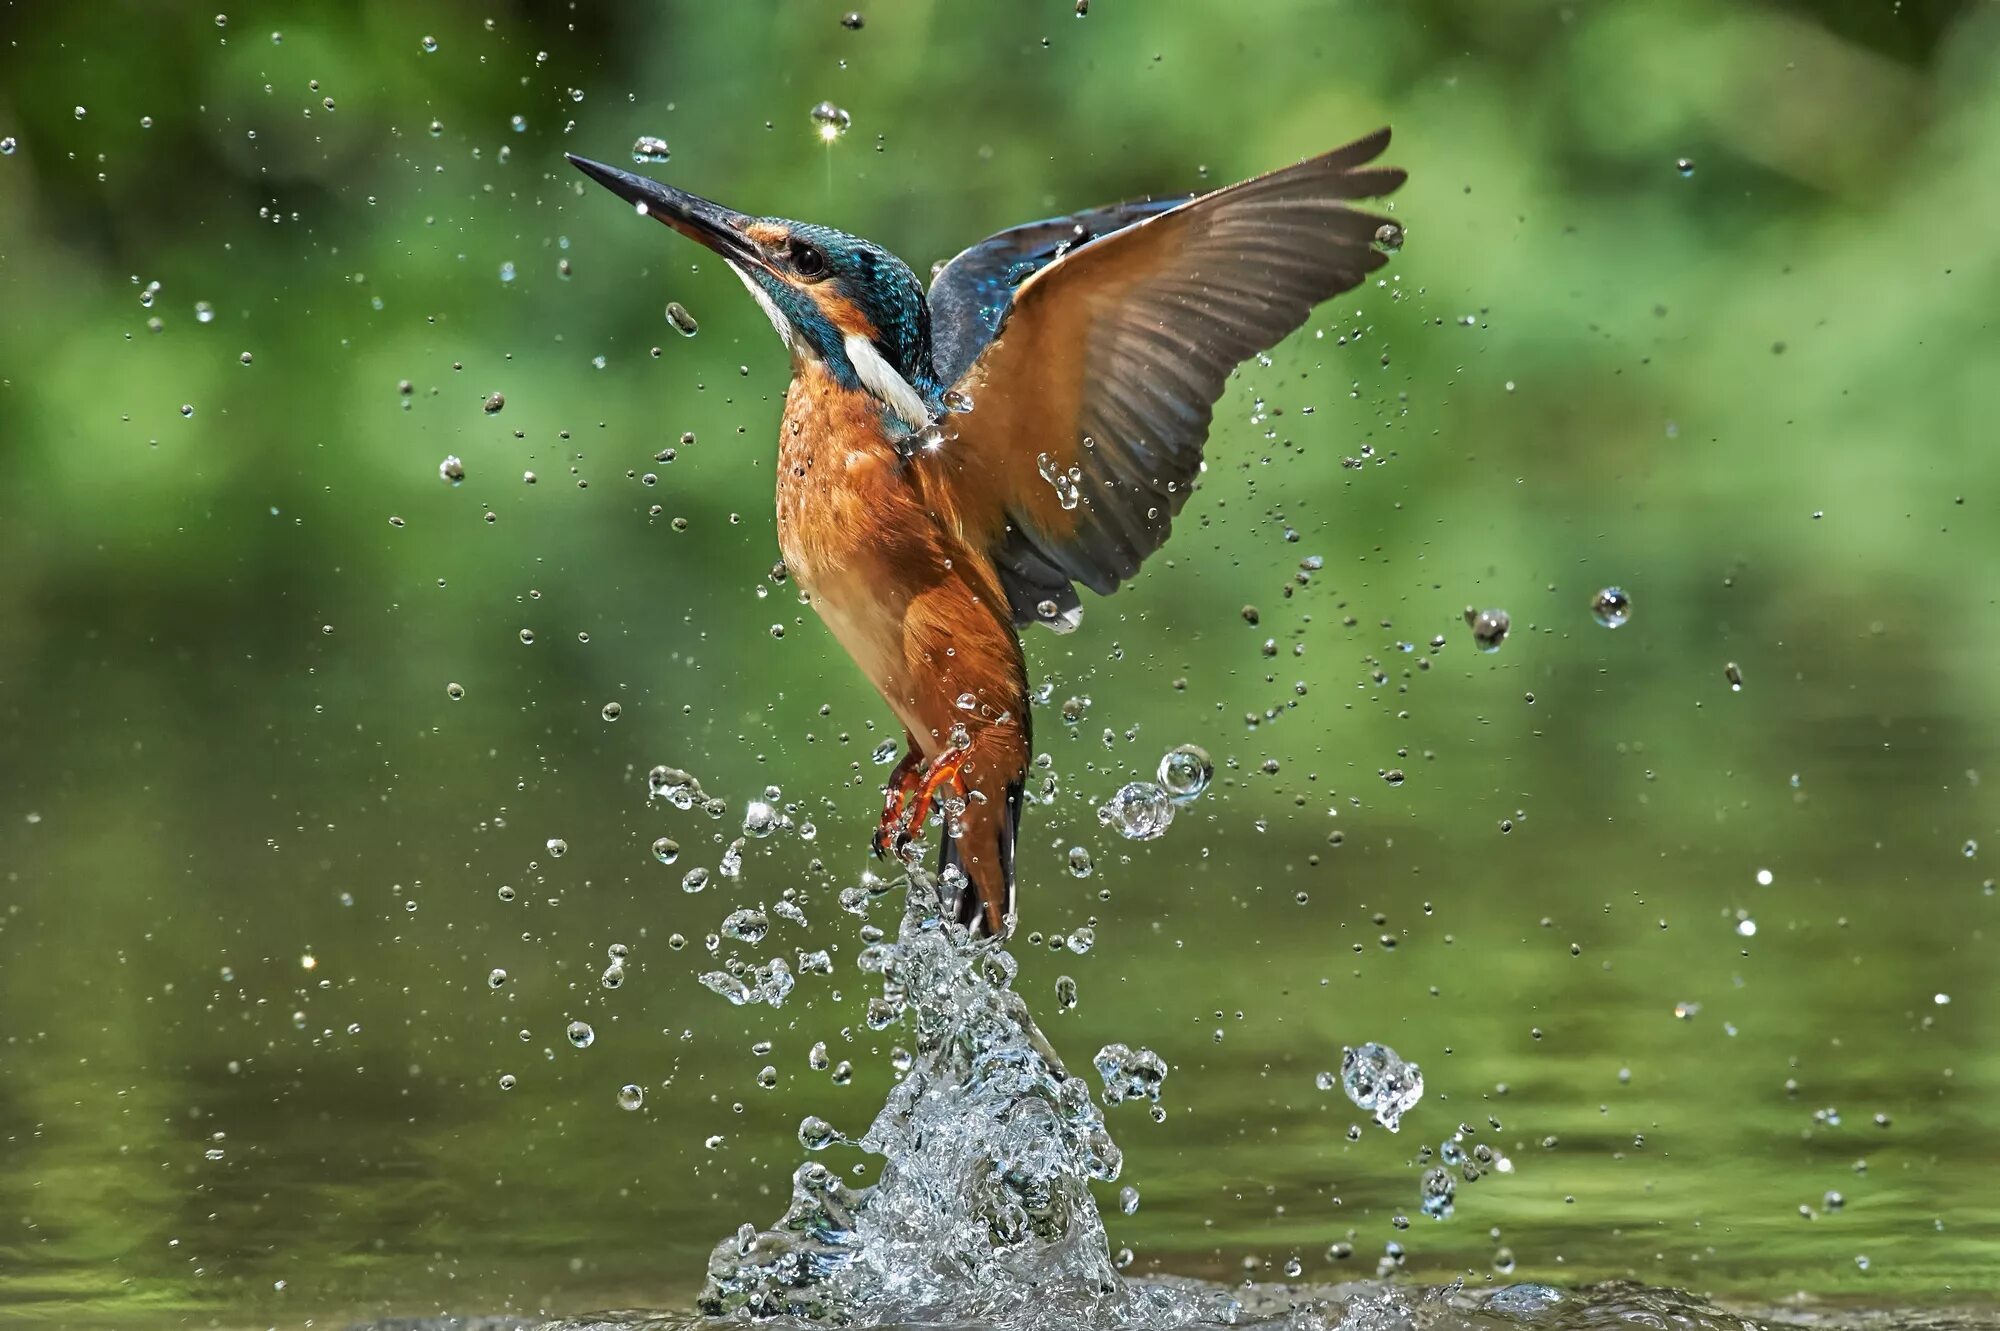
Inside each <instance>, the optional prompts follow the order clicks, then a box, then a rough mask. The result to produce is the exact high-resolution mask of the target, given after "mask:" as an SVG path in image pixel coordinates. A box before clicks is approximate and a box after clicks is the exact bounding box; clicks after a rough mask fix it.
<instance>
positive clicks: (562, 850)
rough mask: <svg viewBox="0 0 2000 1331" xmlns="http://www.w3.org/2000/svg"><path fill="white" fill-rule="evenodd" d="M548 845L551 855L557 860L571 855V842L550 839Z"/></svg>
mask: <svg viewBox="0 0 2000 1331" xmlns="http://www.w3.org/2000/svg"><path fill="white" fill-rule="evenodd" d="M547 844H548V848H549V854H551V855H553V856H554V857H555V858H557V859H561V858H562V857H563V856H565V855H567V854H569V842H567V841H564V840H563V839H562V838H561V837H550V838H549V839H548V843H547Z"/></svg>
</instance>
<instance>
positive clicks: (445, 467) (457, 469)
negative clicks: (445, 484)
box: [438, 453, 465, 485]
mask: <svg viewBox="0 0 2000 1331" xmlns="http://www.w3.org/2000/svg"><path fill="white" fill-rule="evenodd" d="M438 479H439V480H441V481H450V482H451V483H452V484H453V485H457V484H458V483H459V482H461V481H463V480H464V479H465V464H464V463H463V462H461V461H459V460H458V455H457V454H455V453H451V454H446V455H445V460H444V461H442V462H440V463H438Z"/></svg>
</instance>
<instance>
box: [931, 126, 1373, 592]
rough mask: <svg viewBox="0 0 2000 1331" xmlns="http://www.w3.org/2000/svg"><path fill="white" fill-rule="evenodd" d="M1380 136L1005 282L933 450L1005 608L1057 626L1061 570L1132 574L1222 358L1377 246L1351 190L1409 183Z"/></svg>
mask: <svg viewBox="0 0 2000 1331" xmlns="http://www.w3.org/2000/svg"><path fill="white" fill-rule="evenodd" d="M1388 142H1389V131H1388V130H1386V129H1383V130H1379V131H1377V132H1376V133H1374V134H1371V135H1369V136H1368V137H1366V138H1364V139H1359V140H1357V141H1355V142H1354V143H1351V144H1349V145H1347V146H1346V147H1344V148H1336V149H1335V150H1334V151H1332V152H1330V153H1326V154H1324V155H1322V156H1319V157H1314V158H1309V159H1308V160H1306V161H1303V162H1300V163H1298V164H1297V165H1295V166H1289V167H1286V168H1284V169H1283V170H1280V171H1274V172H1272V173H1271V174H1269V175H1265V176H1259V177H1257V178H1256V179H1255V180H1248V181H1245V182H1243V183H1242V184H1240V185H1232V186H1230V187H1228V188H1227V189H1222V190H1217V191H1216V192H1214V193H1212V194H1205V195H1202V196H1200V197H1198V198H1195V199H1192V200H1189V201H1186V202H1183V203H1179V204H1176V205H1173V206H1170V207H1167V208H1165V209H1163V210H1161V211H1158V212H1156V213H1154V214H1152V215H1150V216H1147V217H1145V218H1143V219H1142V220H1139V221H1138V222H1136V223H1135V224H1132V225H1128V226H1125V227H1123V228H1121V229H1119V230H1116V231H1113V232H1111V233H1110V234H1108V235H1104V236H1101V237H1100V238H1098V239H1094V240H1090V241H1088V242H1086V243H1083V244H1079V245H1076V246H1075V247H1074V248H1071V249H1069V250H1068V251H1067V252H1066V253H1064V254H1062V256H1061V257H1060V258H1056V257H1054V256H1053V255H1051V261H1048V262H1046V263H1045V264H1044V265H1043V266H1041V267H1039V268H1038V269H1036V270H1035V271H1034V272H1033V274H1032V275H1031V276H1029V277H1028V278H1027V279H1026V280H1025V281H1023V282H1021V284H1020V285H1019V287H1018V288H1017V289H1014V290H1013V291H1012V299H1011V301H1009V302H1007V303H1005V304H1004V305H1002V306H1001V307H1000V309H999V310H998V312H997V316H995V317H996V318H997V322H998V335H997V336H994V337H993V338H992V340H991V341H990V342H989V343H987V344H986V345H985V347H984V349H983V350H982V351H979V352H978V353H977V359H976V360H974V361H973V362H972V364H971V365H970V366H969V367H967V368H966V369H965V370H964V372H963V374H962V375H961V376H960V377H959V378H958V380H957V383H956V387H957V388H958V389H959V391H960V392H962V393H964V394H965V395H966V396H968V397H970V398H971V400H972V406H971V409H970V410H969V411H967V412H965V413H964V414H962V415H959V416H956V417H954V418H953V421H954V424H955V425H956V427H957V431H958V439H957V440H956V441H955V442H954V443H953V444H951V445H950V446H948V447H947V448H945V449H944V450H942V452H941V456H940V462H941V463H942V464H943V465H945V466H946V467H949V468H953V469H954V471H953V474H952V476H951V481H950V483H951V487H952V490H953V494H954V499H955V500H956V504H955V507H956V508H957V511H958V514H959V521H960V524H961V526H963V527H964V528H965V531H966V535H967V536H968V538H970V539H973V540H975V541H977V542H979V543H981V544H982V545H983V547H984V548H985V549H986V550H987V552H988V553H989V555H991V557H992V558H993V560H994V562H995V565H996V567H997V568H998V569H999V571H1000V576H1001V580H1002V582H1003V583H1004V584H1005V586H1006V589H1007V594H1008V599H1009V601H1010V602H1011V604H1012V607H1013V611H1014V617H1015V620H1016V622H1017V623H1028V622H1033V621H1039V622H1043V623H1047V624H1050V625H1051V626H1052V627H1056V628H1065V627H1069V626H1070V625H1072V624H1073V623H1074V622H1075V620H1074V615H1073V614H1072V613H1071V612H1073V611H1074V610H1075V609H1076V607H1077V604H1078V602H1077V594H1076V591H1075V587H1074V586H1073V584H1077V583H1080V584H1082V585H1083V586H1085V587H1088V588H1090V589H1091V590H1092V591H1095V592H1099V593H1108V592H1110V591H1112V590H1113V589H1115V588H1116V587H1117V586H1118V584H1119V583H1121V582H1123V581H1124V580H1125V579H1127V578H1129V577H1131V576H1132V575H1133V574H1134V573H1136V572H1137V571H1138V569H1139V565H1140V563H1141V561H1143V560H1144V559H1145V558H1146V556H1147V555H1149V554H1151V553H1152V552H1153V551H1155V550H1157V549H1158V548H1159V547H1160V544H1161V543H1162V542H1163V541H1165V539H1166V536H1167V531H1168V529H1169V527H1170V526H1171V525H1172V522H1173V518H1174V515H1175V514H1176V513H1178V512H1179V511H1180V508H1181V505H1182V504H1184V503H1186V502H1187V497H1188V494H1189V491H1190V489H1191V487H1192V485H1193V483H1194V480H1195V477H1196V475H1197V474H1198V472H1199V471H1200V469H1201V447H1202V443H1203V441H1204V440H1205V439H1206V438H1207V436H1208V428H1209V423H1210V420H1211V418H1212V413H1213V408H1214V404H1215V401H1216V399H1217V398H1219V397H1220V396H1221V395H1222V391H1223V387H1224V384H1225V382H1226V380H1227V379H1228V376H1229V373H1230V371H1231V370H1233V369H1234V368H1235V367H1236V365H1237V364H1238V363H1240V362H1241V361H1243V360H1245V359H1246V358H1248V357H1250V356H1252V355H1254V354H1255V353H1257V352H1258V351H1261V350H1263V349H1264V348H1266V347H1269V346H1271V345H1273V344H1274V343H1276V342H1277V341H1278V340H1279V339H1281V338H1283V337H1284V336H1285V335H1286V334H1288V333H1290V332H1292V331H1293V330H1294V329H1296V328H1298V327H1299V326H1300V325H1301V324H1303V323H1304V322H1305V321H1306V317H1307V316H1308V315H1309V314H1310V313H1311V312H1312V308H1313V307H1314V306H1315V305H1317V304H1319V303H1320V302H1321V301H1324V300H1326V299H1328V298H1329V297H1331V296H1335V295H1338V294H1339V293H1341V292H1343V291H1347V290H1349V289H1351V288H1353V287H1355V286H1357V285H1359V284H1360V283H1361V281H1362V280H1363V279H1364V278H1365V277H1366V276H1367V275H1368V274H1369V273H1370V272H1372V271H1373V270H1374V269H1376V268H1379V267H1381V266H1382V264H1383V263H1384V262H1385V261H1386V259H1387V256H1386V255H1385V254H1384V253H1383V252H1382V251H1381V250H1380V249H1378V248H1377V247H1376V245H1375V243H1374V242H1375V240H1376V234H1377V231H1378V229H1379V228H1381V227H1383V226H1384V225H1388V224H1389V223H1388V219H1386V218H1383V217H1379V216H1375V215H1373V214H1371V213H1367V212H1362V211H1359V210H1357V209H1355V208H1352V207H1350V206H1349V205H1348V201H1349V200H1353V199H1366V198H1374V197H1377V196H1380V195H1384V194H1387V193H1389V192H1390V191H1392V190H1394V189H1395V188H1396V187H1397V186H1398V185H1400V184H1402V183H1403V180H1404V173H1403V172H1402V171H1400V170H1397V169H1396V168H1394V167H1380V166H1369V165H1368V163H1369V162H1371V161H1373V160H1374V159H1375V158H1376V157H1377V156H1378V155H1380V153H1381V152H1382V149H1383V148H1384V147H1386V146H1387V145H1388ZM1006 234H1009V233H1002V235H1003V236H1005V235H1006ZM1001 238H1002V237H995V238H994V240H995V241H998V240H1000V239H1001ZM993 243H994V242H993V241H989V242H987V244H988V245H991V244H993ZM980 248H984V247H980ZM978 253H979V248H976V249H974V250H972V251H968V252H967V254H966V255H962V256H960V259H958V260H954V262H953V265H951V266H948V267H947V269H946V273H947V274H948V273H950V271H951V267H953V266H956V265H957V264H959V263H961V262H965V261H966V260H967V259H970V258H972V257H973V256H975V255H977V254H978ZM944 276H945V274H940V278H939V280H940V282H942V281H943V280H944ZM968 289H970V288H968ZM940 363H941V364H942V361H941V362H940Z"/></svg>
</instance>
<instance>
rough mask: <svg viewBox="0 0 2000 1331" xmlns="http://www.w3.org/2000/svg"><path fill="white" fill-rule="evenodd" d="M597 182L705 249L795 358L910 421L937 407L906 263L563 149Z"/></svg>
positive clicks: (920, 421) (919, 308) (858, 241)
mask: <svg viewBox="0 0 2000 1331" xmlns="http://www.w3.org/2000/svg"><path fill="white" fill-rule="evenodd" d="M569 160H570V162H571V163H572V164H573V165H574V166H575V167H576V168H577V170H579V171H581V172H583V173H584V174H585V175H587V176H589V177H590V178H591V179H592V180H595V181H596V182H597V183H598V184H600V185H602V186H604V187H605V188H606V189H608V190H610V191H611V192H612V193H613V194H616V195H617V196H618V197H619V198H621V199H624V200H625V201H626V202H627V203H630V204H631V205H633V207H634V208H636V209H637V210H638V211H639V212H640V213H642V214H644V215H646V216H650V217H653V218H656V219H658V220H659V221H662V222H664V223H666V224H667V225H668V226H670V227H672V228H673V229H674V230H676V231H678V232H680V233H681V234H682V235H684V236H686V237H688V238H689V239H691V240H695V241H699V242H700V243H701V244H703V245H705V246H707V247H708V248H709V249H711V250H714V251H715V252H716V254H718V255H720V256H721V257H722V260H723V262H725V263H727V264H728V265H729V267H730V268H731V269H732V270H733V271H734V272H735V273H736V275H737V276H738V277H740V278H742V279H743V285H744V286H746V287H748V288H749V289H750V294H751V295H752V296H755V297H756V298H757V303H758V304H759V305H760V306H762V307H763V310H764V313H765V314H766V315H768V316H770V320H771V324H772V326H773V327H775V328H776V329H777V330H778V336H779V337H781V338H783V339H784V340H785V345H786V346H787V347H789V348H790V349H791V352H792V356H793V358H794V360H808V359H810V360H816V361H818V362H820V363H821V364H823V365H824V366H825V367H826V368H827V370H828V371H829V372H830V373H831V374H832V375H833V376H834V377H835V378H836V379H837V380H838V381H840V383H841V384H842V385H843V386H845V387H848V388H852V389H861V390H866V391H867V392H870V393H872V394H874V395H875V396H876V397H877V398H879V399H880V400H881V401H882V403H883V405H884V407H885V408H886V409H887V410H888V411H890V412H891V413H893V414H894V415H895V416H897V417H898V418H899V419H901V420H902V422H903V423H904V424H905V425H906V426H907V427H908V428H910V429H912V430H915V429H919V428H921V427H922V426H923V425H924V424H925V423H926V422H927V421H929V420H930V419H931V418H933V417H934V416H935V415H937V413H938V411H939V410H940V401H941V398H940V393H941V388H940V385H939V384H938V383H937V378H936V371H935V369H934V367H933V365H932V362H931V334H930V313H929V310H928V308H927V307H926V305H925V303H924V288H923V285H922V283H920V282H918V281H917V277H916V274H914V273H912V272H911V271H910V269H909V265H907V264H905V263H904V262H903V261H902V260H901V259H899V258H897V257H896V256H895V255H893V254H891V253H889V251H887V250H885V249H883V248H882V247H881V246H880V245H876V244H874V243H873V242H871V241H867V240H863V239H862V238H861V237H859V236H852V235H849V234H848V233H846V232H845V231H836V230H834V229H833V228H832V227H826V226H817V225H815V224H813V223H810V222H793V221H788V220H786V219H785V218H782V217H751V216H748V215H747V214H744V213H739V212H734V211H732V210H730V209H728V208H724V207H722V206H721V205H719V204H715V203H711V202H709V201H708V200H707V199H704V198H700V197H698V196H696V195H693V194H689V193H687V192H686V191H685V190H678V189H675V188H673V187H672V186H670V185H662V184H660V183H659V182H658V181H655V180H648V179H647V178H646V177H644V176H637V175H633V174H632V173H631V172H630V171H621V170H619V169H618V168H617V167H613V166H606V165H604V164H603V163H601V162H593V161H590V160H589V159H587V158H583V157H578V156H576V155H575V154H573V153H572V154H570V158H569Z"/></svg>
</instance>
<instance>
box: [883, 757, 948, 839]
mask: <svg viewBox="0 0 2000 1331" xmlns="http://www.w3.org/2000/svg"><path fill="white" fill-rule="evenodd" d="M913 757H915V753H914V751H912V753H911V754H908V755H905V757H904V759H903V762H902V763H900V764H898V765H897V767H896V771H895V773H894V774H893V775H891V777H890V778H889V788H888V790H887V792H886V798H885V804H884V808H883V810H882V821H881V823H880V824H878V825H877V826H876V828H875V835H874V837H873V838H871V844H872V845H873V847H874V850H875V853H876V854H877V855H878V856H883V857H887V856H894V857H895V858H896V859H899V860H900V859H903V858H904V857H905V856H904V852H905V851H907V850H908V849H909V847H910V844H911V843H912V842H914V841H920V840H922V839H923V835H924V825H925V824H926V823H928V822H929V821H930V816H931V805H932V804H933V803H935V802H936V800H937V797H938V792H939V791H940V790H942V789H944V788H945V787H947V786H948V787H950V788H951V789H952V791H954V792H955V793H956V794H958V795H959V796H961V797H962V796H964V794H965V793H966V792H965V782H964V781H963V779H961V777H960V776H959V768H960V767H962V766H963V765H964V763H965V751H964V750H963V749H946V750H945V751H944V752H943V753H941V754H939V755H938V756H937V758H936V759H935V760H933V761H932V762H931V764H930V765H929V766H928V767H926V768H924V770H923V773H922V775H921V776H919V775H918V774H917V770H916V769H917V764H916V763H915V762H912V761H911V759H912V758H913Z"/></svg>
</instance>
